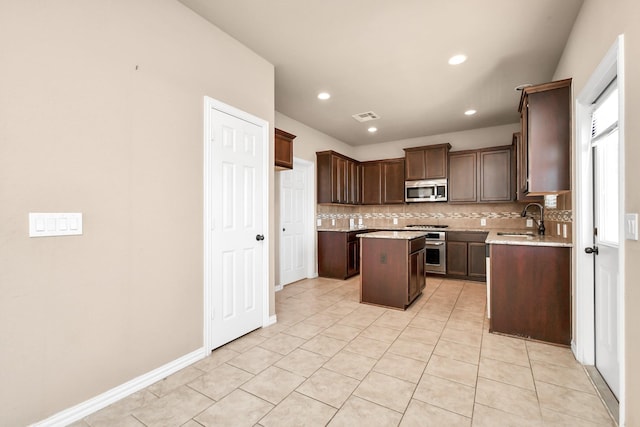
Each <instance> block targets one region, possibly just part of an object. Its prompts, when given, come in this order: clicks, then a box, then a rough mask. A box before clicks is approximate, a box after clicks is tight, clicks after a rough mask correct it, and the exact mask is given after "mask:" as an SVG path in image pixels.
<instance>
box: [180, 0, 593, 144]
mask: <svg viewBox="0 0 640 427" xmlns="http://www.w3.org/2000/svg"><path fill="white" fill-rule="evenodd" d="M180 1H181V2H182V3H184V4H185V5H186V6H188V7H190V8H191V9H193V10H194V11H195V12H196V13H198V14H200V15H202V16H203V17H204V18H205V19H207V20H208V21H210V22H212V23H213V24H215V25H216V26H218V27H219V28H221V29H222V30H223V31H225V32H226V33H228V34H230V35H231V36H233V37H234V38H236V39H237V40H239V41H240V42H242V43H243V44H244V45H246V46H248V47H249V48H251V49H252V50H253V51H255V52H256V53H258V54H259V55H261V56H262V57H264V58H265V59H267V60H268V61H269V62H271V63H272V64H274V66H275V76H276V81H275V98H276V110H277V111H279V112H281V113H282V114H285V115H286V116H289V117H291V118H293V119H295V120H297V121H299V122H302V123H304V124H306V125H308V126H311V127H313V128H315V129H318V130H320V131H321V132H324V133H326V134H328V135H331V136H333V137H334V138H337V139H339V140H341V141H343V142H346V143H348V144H351V145H364V144H371V143H378V142H386V141H395V140H400V139H406V138H413V137H419V136H427V135H435V134H441V133H447V132H455V131H461V130H468V129H475V128H481V127H488V126H496V125H502V124H508V123H515V122H517V121H518V120H519V116H518V113H517V106H518V101H519V97H520V94H519V92H516V91H515V90H514V87H515V86H517V85H519V84H521V83H534V84H536V83H544V82H547V81H550V80H551V79H552V77H553V72H554V70H555V68H556V66H557V64H558V60H559V59H560V55H561V54H562V51H563V49H564V46H565V43H566V41H567V38H568V36H569V33H570V31H571V27H572V26H573V22H574V20H575V18H576V16H577V14H578V12H579V10H580V7H581V5H582V2H583V0H321V1H313V2H312V1H308V0H268V1H267V0H180ZM457 53H464V54H466V55H467V56H468V58H469V59H468V60H467V62H465V63H464V64H462V65H458V66H455V67H454V66H451V65H449V64H448V63H447V61H448V59H449V57H451V56H452V55H454V54H457ZM320 91H328V92H329V93H331V95H332V97H331V99H329V100H328V101H320V100H318V99H317V98H316V95H317V94H318V92H320ZM470 108H473V109H475V110H477V111H478V113H477V114H476V115H474V116H465V115H464V114H463V113H464V111H465V110H467V109H470ZM366 111H374V112H375V113H377V114H378V115H379V116H380V117H381V118H380V119H379V120H377V121H371V122H367V123H358V122H356V121H355V120H354V119H353V118H352V117H351V116H352V115H353V114H356V113H362V112H366ZM371 125H374V126H376V127H377V128H378V129H379V130H378V132H377V133H376V134H370V133H368V132H367V128H368V127H369V126H371ZM285 130H286V129H285Z"/></svg>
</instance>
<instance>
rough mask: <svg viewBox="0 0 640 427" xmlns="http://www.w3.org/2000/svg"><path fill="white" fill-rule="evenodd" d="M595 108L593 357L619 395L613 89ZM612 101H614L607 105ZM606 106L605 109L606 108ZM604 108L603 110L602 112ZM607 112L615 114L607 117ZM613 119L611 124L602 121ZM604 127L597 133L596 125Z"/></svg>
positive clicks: (615, 131)
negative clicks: (607, 124)
mask: <svg viewBox="0 0 640 427" xmlns="http://www.w3.org/2000/svg"><path fill="white" fill-rule="evenodd" d="M612 94H613V95H614V97H611V96H610V97H608V98H606V99H605V101H604V102H603V103H602V106H604V107H605V108H604V109H600V107H597V108H596V110H595V113H594V117H595V119H594V125H593V129H594V134H595V137H594V138H593V141H592V147H593V149H592V152H593V208H594V218H593V220H594V221H593V222H594V246H595V247H596V248H597V250H596V251H595V252H594V271H595V275H594V276H595V346H596V348H595V356H596V368H597V369H598V371H599V372H600V374H601V375H602V377H603V378H604V380H605V381H606V382H607V384H608V385H609V388H610V389H611V391H612V392H613V394H615V395H616V397H618V396H619V389H620V367H619V366H620V363H619V348H618V345H619V343H618V335H619V326H618V319H619V317H618V309H619V307H618V300H619V285H618V283H619V281H618V279H619V273H618V257H619V253H618V252H619V250H618V248H619V236H620V224H619V208H618V207H619V199H618V197H619V185H618V179H619V169H618V163H619V161H618V155H619V150H618V130H617V91H615V90H614V91H613V93H612ZM611 102H613V103H614V104H613V105H612V104H610V103H611ZM607 107H609V108H607ZM603 110H604V111H603ZM611 114H616V116H615V117H611ZM608 119H609V120H610V119H613V121H612V124H613V126H606V124H604V125H603V122H606V121H608ZM599 126H600V127H602V126H605V127H604V128H602V129H603V130H602V131H601V132H599V130H598V127H599Z"/></svg>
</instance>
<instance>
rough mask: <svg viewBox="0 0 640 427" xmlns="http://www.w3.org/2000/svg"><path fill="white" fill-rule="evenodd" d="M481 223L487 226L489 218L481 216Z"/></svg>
mask: <svg viewBox="0 0 640 427" xmlns="http://www.w3.org/2000/svg"><path fill="white" fill-rule="evenodd" d="M480 225H481V226H482V227H485V226H486V225H487V218H480Z"/></svg>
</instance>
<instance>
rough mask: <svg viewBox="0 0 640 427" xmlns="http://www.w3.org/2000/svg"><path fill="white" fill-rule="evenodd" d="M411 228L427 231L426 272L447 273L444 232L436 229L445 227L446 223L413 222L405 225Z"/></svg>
mask: <svg viewBox="0 0 640 427" xmlns="http://www.w3.org/2000/svg"><path fill="white" fill-rule="evenodd" d="M407 227H410V228H411V229H413V230H421V231H422V230H424V231H427V234H426V236H425V240H426V244H425V247H426V257H425V270H426V271H427V273H436V274H446V273H447V243H446V233H445V232H444V231H438V230H441V229H444V228H447V227H448V226H447V225H431V224H415V225H407Z"/></svg>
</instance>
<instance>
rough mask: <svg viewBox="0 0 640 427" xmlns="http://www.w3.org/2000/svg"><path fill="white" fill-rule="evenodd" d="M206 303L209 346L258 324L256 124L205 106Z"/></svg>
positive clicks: (260, 247) (259, 166) (260, 158)
mask: <svg viewBox="0 0 640 427" xmlns="http://www.w3.org/2000/svg"><path fill="white" fill-rule="evenodd" d="M207 113H208V114H209V117H208V123H209V125H210V127H211V129H209V130H208V133H209V137H210V140H209V141H207V143H208V144H210V147H208V149H207V151H208V152H210V153H211V154H210V157H209V158H208V160H207V161H208V162H211V165H210V168H211V176H210V178H209V183H208V188H210V189H211V190H210V191H211V194H209V195H208V197H207V198H208V200H209V202H208V203H209V209H210V215H211V218H208V219H207V221H208V223H210V225H209V229H208V230H206V232H207V233H210V236H209V237H208V238H207V240H208V241H210V242H211V251H210V252H208V253H210V259H209V260H208V261H207V262H210V263H211V273H210V276H211V278H210V283H209V284H208V285H207V286H209V287H210V296H209V302H210V304H211V307H212V316H211V317H212V318H211V333H210V335H211V336H210V337H209V339H210V343H211V346H212V347H211V348H216V347H219V346H221V345H223V344H226V343H227V342H229V341H231V340H234V339H236V338H238V337H239V336H242V335H244V334H246V333H247V332H250V331H252V330H254V329H256V328H259V327H260V326H262V321H263V314H264V313H263V310H264V308H263V307H264V303H263V302H264V300H263V299H264V298H267V295H265V294H264V289H263V288H264V283H263V280H264V271H265V270H264V269H265V268H266V266H264V265H263V262H264V257H263V251H265V250H266V249H265V248H264V244H265V243H264V242H263V241H262V240H258V238H257V237H258V236H259V235H260V236H261V235H264V233H265V229H264V228H263V227H264V226H265V225H264V224H263V221H264V217H263V209H264V202H265V199H264V197H265V196H264V191H263V185H262V183H261V182H259V181H261V180H260V179H259V177H261V176H262V171H263V168H264V161H265V160H264V155H263V154H264V153H263V146H264V141H263V136H262V132H263V129H262V127H260V126H258V125H255V124H253V123H250V122H247V121H245V120H242V119H240V118H238V117H235V116H233V115H230V114H226V113H224V112H222V111H219V110H216V109H214V108H210V109H209V110H208V111H207Z"/></svg>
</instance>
